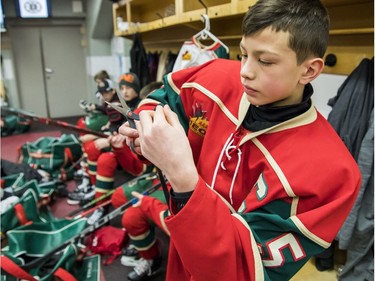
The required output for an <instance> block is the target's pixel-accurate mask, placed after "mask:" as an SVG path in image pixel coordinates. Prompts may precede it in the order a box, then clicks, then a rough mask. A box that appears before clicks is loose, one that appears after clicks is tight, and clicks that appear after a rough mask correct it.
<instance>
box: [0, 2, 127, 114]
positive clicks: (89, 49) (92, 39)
mask: <svg viewBox="0 0 375 281" xmlns="http://www.w3.org/2000/svg"><path fill="white" fill-rule="evenodd" d="M14 2H15V1H11V0H6V1H2V3H3V12H4V15H5V25H6V28H7V31H6V32H4V33H2V34H1V55H2V57H3V65H2V73H1V77H2V79H3V80H4V85H5V87H6V91H7V96H8V98H9V102H10V106H13V107H19V94H18V89H17V77H16V74H15V73H16V72H15V69H14V64H13V63H14V58H13V52H12V45H13V44H17V42H12V41H11V39H10V38H11V36H9V33H10V32H11V30H12V26H28V27H29V26H31V25H35V26H48V25H49V26H53V25H70V24H77V23H79V24H81V25H82V33H83V38H84V42H83V44H84V45H85V55H86V72H87V81H86V83H87V88H88V91H89V93H87V99H88V100H89V101H92V102H95V101H96V98H95V95H94V93H95V92H96V85H95V83H94V80H93V77H94V75H95V73H97V72H98V71H100V70H102V69H105V70H107V71H108V73H109V74H110V76H111V79H112V80H113V81H114V82H115V85H117V84H116V82H117V79H118V77H119V76H120V75H121V73H123V72H125V71H128V69H129V68H130V58H129V50H130V46H131V44H132V41H130V40H127V39H123V38H114V36H113V19H112V2H111V1H109V0H51V7H52V11H51V14H52V17H51V18H50V19H19V18H17V11H16V6H15V4H14ZM74 2H76V3H74ZM77 2H81V4H82V8H83V11H82V12H75V11H73V5H74V4H77ZM67 67H70V66H67Z"/></svg>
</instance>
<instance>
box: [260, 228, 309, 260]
mask: <svg viewBox="0 0 375 281" xmlns="http://www.w3.org/2000/svg"><path fill="white" fill-rule="evenodd" d="M266 246H267V249H268V252H269V257H270V258H269V259H264V260H263V264H264V266H267V267H278V266H282V265H283V264H284V263H285V257H284V254H283V250H284V249H286V248H289V250H290V252H291V254H292V256H293V259H294V261H298V260H300V259H303V258H304V257H305V256H306V254H305V252H304V251H303V248H302V246H301V245H300V244H299V242H298V240H297V238H296V237H295V236H294V235H293V234H292V233H287V234H283V235H281V236H279V237H277V238H276V239H273V240H272V241H269V242H267V243H266Z"/></svg>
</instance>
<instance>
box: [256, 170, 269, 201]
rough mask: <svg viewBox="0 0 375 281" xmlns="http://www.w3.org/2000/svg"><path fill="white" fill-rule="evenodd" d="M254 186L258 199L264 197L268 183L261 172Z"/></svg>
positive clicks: (260, 199)
mask: <svg viewBox="0 0 375 281" xmlns="http://www.w3.org/2000/svg"><path fill="white" fill-rule="evenodd" d="M254 187H255V189H256V194H257V198H258V201H262V200H263V199H264V198H266V196H267V193H268V185H267V183H266V180H265V179H264V175H263V173H261V174H260V176H259V178H258V180H257V182H256V184H255V186H254Z"/></svg>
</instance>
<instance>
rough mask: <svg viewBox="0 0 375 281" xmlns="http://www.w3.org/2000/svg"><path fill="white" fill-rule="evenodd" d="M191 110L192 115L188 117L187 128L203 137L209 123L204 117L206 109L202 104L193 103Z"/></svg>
mask: <svg viewBox="0 0 375 281" xmlns="http://www.w3.org/2000/svg"><path fill="white" fill-rule="evenodd" d="M193 112H194V116H193V117H190V121H189V128H190V129H191V130H192V131H193V132H194V133H196V134H197V135H198V136H201V137H204V135H205V134H206V130H207V127H208V123H209V122H208V120H207V118H206V117H205V115H206V112H207V111H204V110H203V109H202V104H195V105H194V106H193Z"/></svg>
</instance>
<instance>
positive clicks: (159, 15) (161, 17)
mask: <svg viewBox="0 0 375 281" xmlns="http://www.w3.org/2000/svg"><path fill="white" fill-rule="evenodd" d="M155 14H156V15H157V16H158V17H159V18H160V19H161V22H162V23H164V17H163V16H162V15H161V14H159V13H155Z"/></svg>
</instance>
